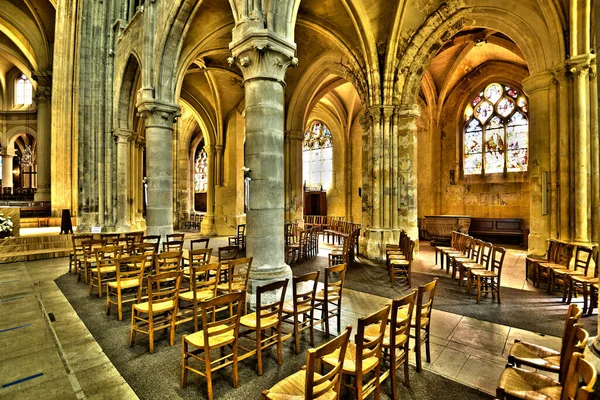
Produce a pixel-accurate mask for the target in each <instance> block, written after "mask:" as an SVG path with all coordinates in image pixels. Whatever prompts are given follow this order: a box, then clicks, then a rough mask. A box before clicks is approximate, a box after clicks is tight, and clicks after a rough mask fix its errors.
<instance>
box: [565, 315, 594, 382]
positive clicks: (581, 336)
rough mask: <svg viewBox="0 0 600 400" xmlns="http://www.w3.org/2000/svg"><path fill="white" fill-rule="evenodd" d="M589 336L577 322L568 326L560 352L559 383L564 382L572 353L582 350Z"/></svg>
mask: <svg viewBox="0 0 600 400" xmlns="http://www.w3.org/2000/svg"><path fill="white" fill-rule="evenodd" d="M589 338H590V335H589V334H588V332H587V331H586V330H585V329H583V328H582V327H581V326H580V325H579V324H572V326H571V327H570V328H569V332H568V333H567V337H566V340H565V342H566V343H565V346H564V348H563V349H562V351H561V354H560V372H559V374H558V377H559V379H558V380H559V381H560V382H561V383H564V382H565V379H566V377H567V373H568V369H569V364H570V363H571V358H572V357H573V354H574V353H576V352H583V351H584V350H585V347H586V346H587V342H588V340H589Z"/></svg>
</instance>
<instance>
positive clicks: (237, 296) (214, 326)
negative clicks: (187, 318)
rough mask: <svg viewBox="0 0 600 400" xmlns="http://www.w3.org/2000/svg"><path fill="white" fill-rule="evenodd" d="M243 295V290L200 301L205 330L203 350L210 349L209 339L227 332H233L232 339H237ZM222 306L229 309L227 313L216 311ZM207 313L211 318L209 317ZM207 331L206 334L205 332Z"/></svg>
mask: <svg viewBox="0 0 600 400" xmlns="http://www.w3.org/2000/svg"><path fill="white" fill-rule="evenodd" d="M245 297H246V293H244V292H233V293H228V294H224V295H221V296H217V297H214V298H212V299H209V300H206V301H203V302H202V305H201V307H202V330H203V331H204V332H205V334H204V344H203V347H204V351H205V352H209V351H210V339H211V338H212V337H216V336H219V335H223V336H222V337H226V336H228V334H229V332H233V338H234V339H233V340H237V338H238V331H239V327H240V316H241V315H242V303H243V301H244V298H245ZM224 307H226V308H227V309H228V310H229V312H228V313H217V310H219V309H223V308H224ZM209 314H210V315H212V316H213V318H210V319H209ZM217 317H220V318H217ZM207 332H208V334H206V333H207ZM233 340H232V342H233ZM224 344H227V343H224Z"/></svg>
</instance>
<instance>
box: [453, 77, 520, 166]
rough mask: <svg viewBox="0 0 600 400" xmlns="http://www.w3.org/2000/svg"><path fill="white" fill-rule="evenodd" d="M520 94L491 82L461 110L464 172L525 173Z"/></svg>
mask: <svg viewBox="0 0 600 400" xmlns="http://www.w3.org/2000/svg"><path fill="white" fill-rule="evenodd" d="M527 109H528V108H527V99H526V98H525V95H523V93H521V92H520V91H518V90H516V89H514V88H511V87H509V86H506V85H501V84H499V83H492V84H490V85H488V86H486V88H485V89H484V90H483V91H482V92H480V93H479V94H478V95H477V96H475V97H474V98H473V99H472V100H471V102H470V103H469V104H468V105H467V108H466V109H465V128H464V132H463V144H464V163H463V167H464V173H465V175H487V174H496V173H505V172H522V171H527V160H528V143H529V121H528V119H527Z"/></svg>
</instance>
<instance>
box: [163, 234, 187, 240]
mask: <svg viewBox="0 0 600 400" xmlns="http://www.w3.org/2000/svg"><path fill="white" fill-rule="evenodd" d="M184 237H185V233H170V234H168V235H167V236H166V238H167V242H176V241H182V242H183V241H184V239H183V238H184Z"/></svg>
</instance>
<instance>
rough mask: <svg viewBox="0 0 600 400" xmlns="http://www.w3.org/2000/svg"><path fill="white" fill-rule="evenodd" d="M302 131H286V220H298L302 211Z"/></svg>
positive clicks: (300, 218)
mask: <svg viewBox="0 0 600 400" xmlns="http://www.w3.org/2000/svg"><path fill="white" fill-rule="evenodd" d="M303 140H304V132H302V131H287V132H286V135H285V148H286V156H287V159H286V160H285V164H286V171H287V176H286V178H287V179H286V185H287V186H286V188H285V189H286V190H285V193H286V203H285V204H286V216H285V219H286V221H290V222H300V221H301V220H302V214H303V213H304V206H303V205H304V187H303V182H302V167H303V165H302V162H303V160H302V142H303Z"/></svg>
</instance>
